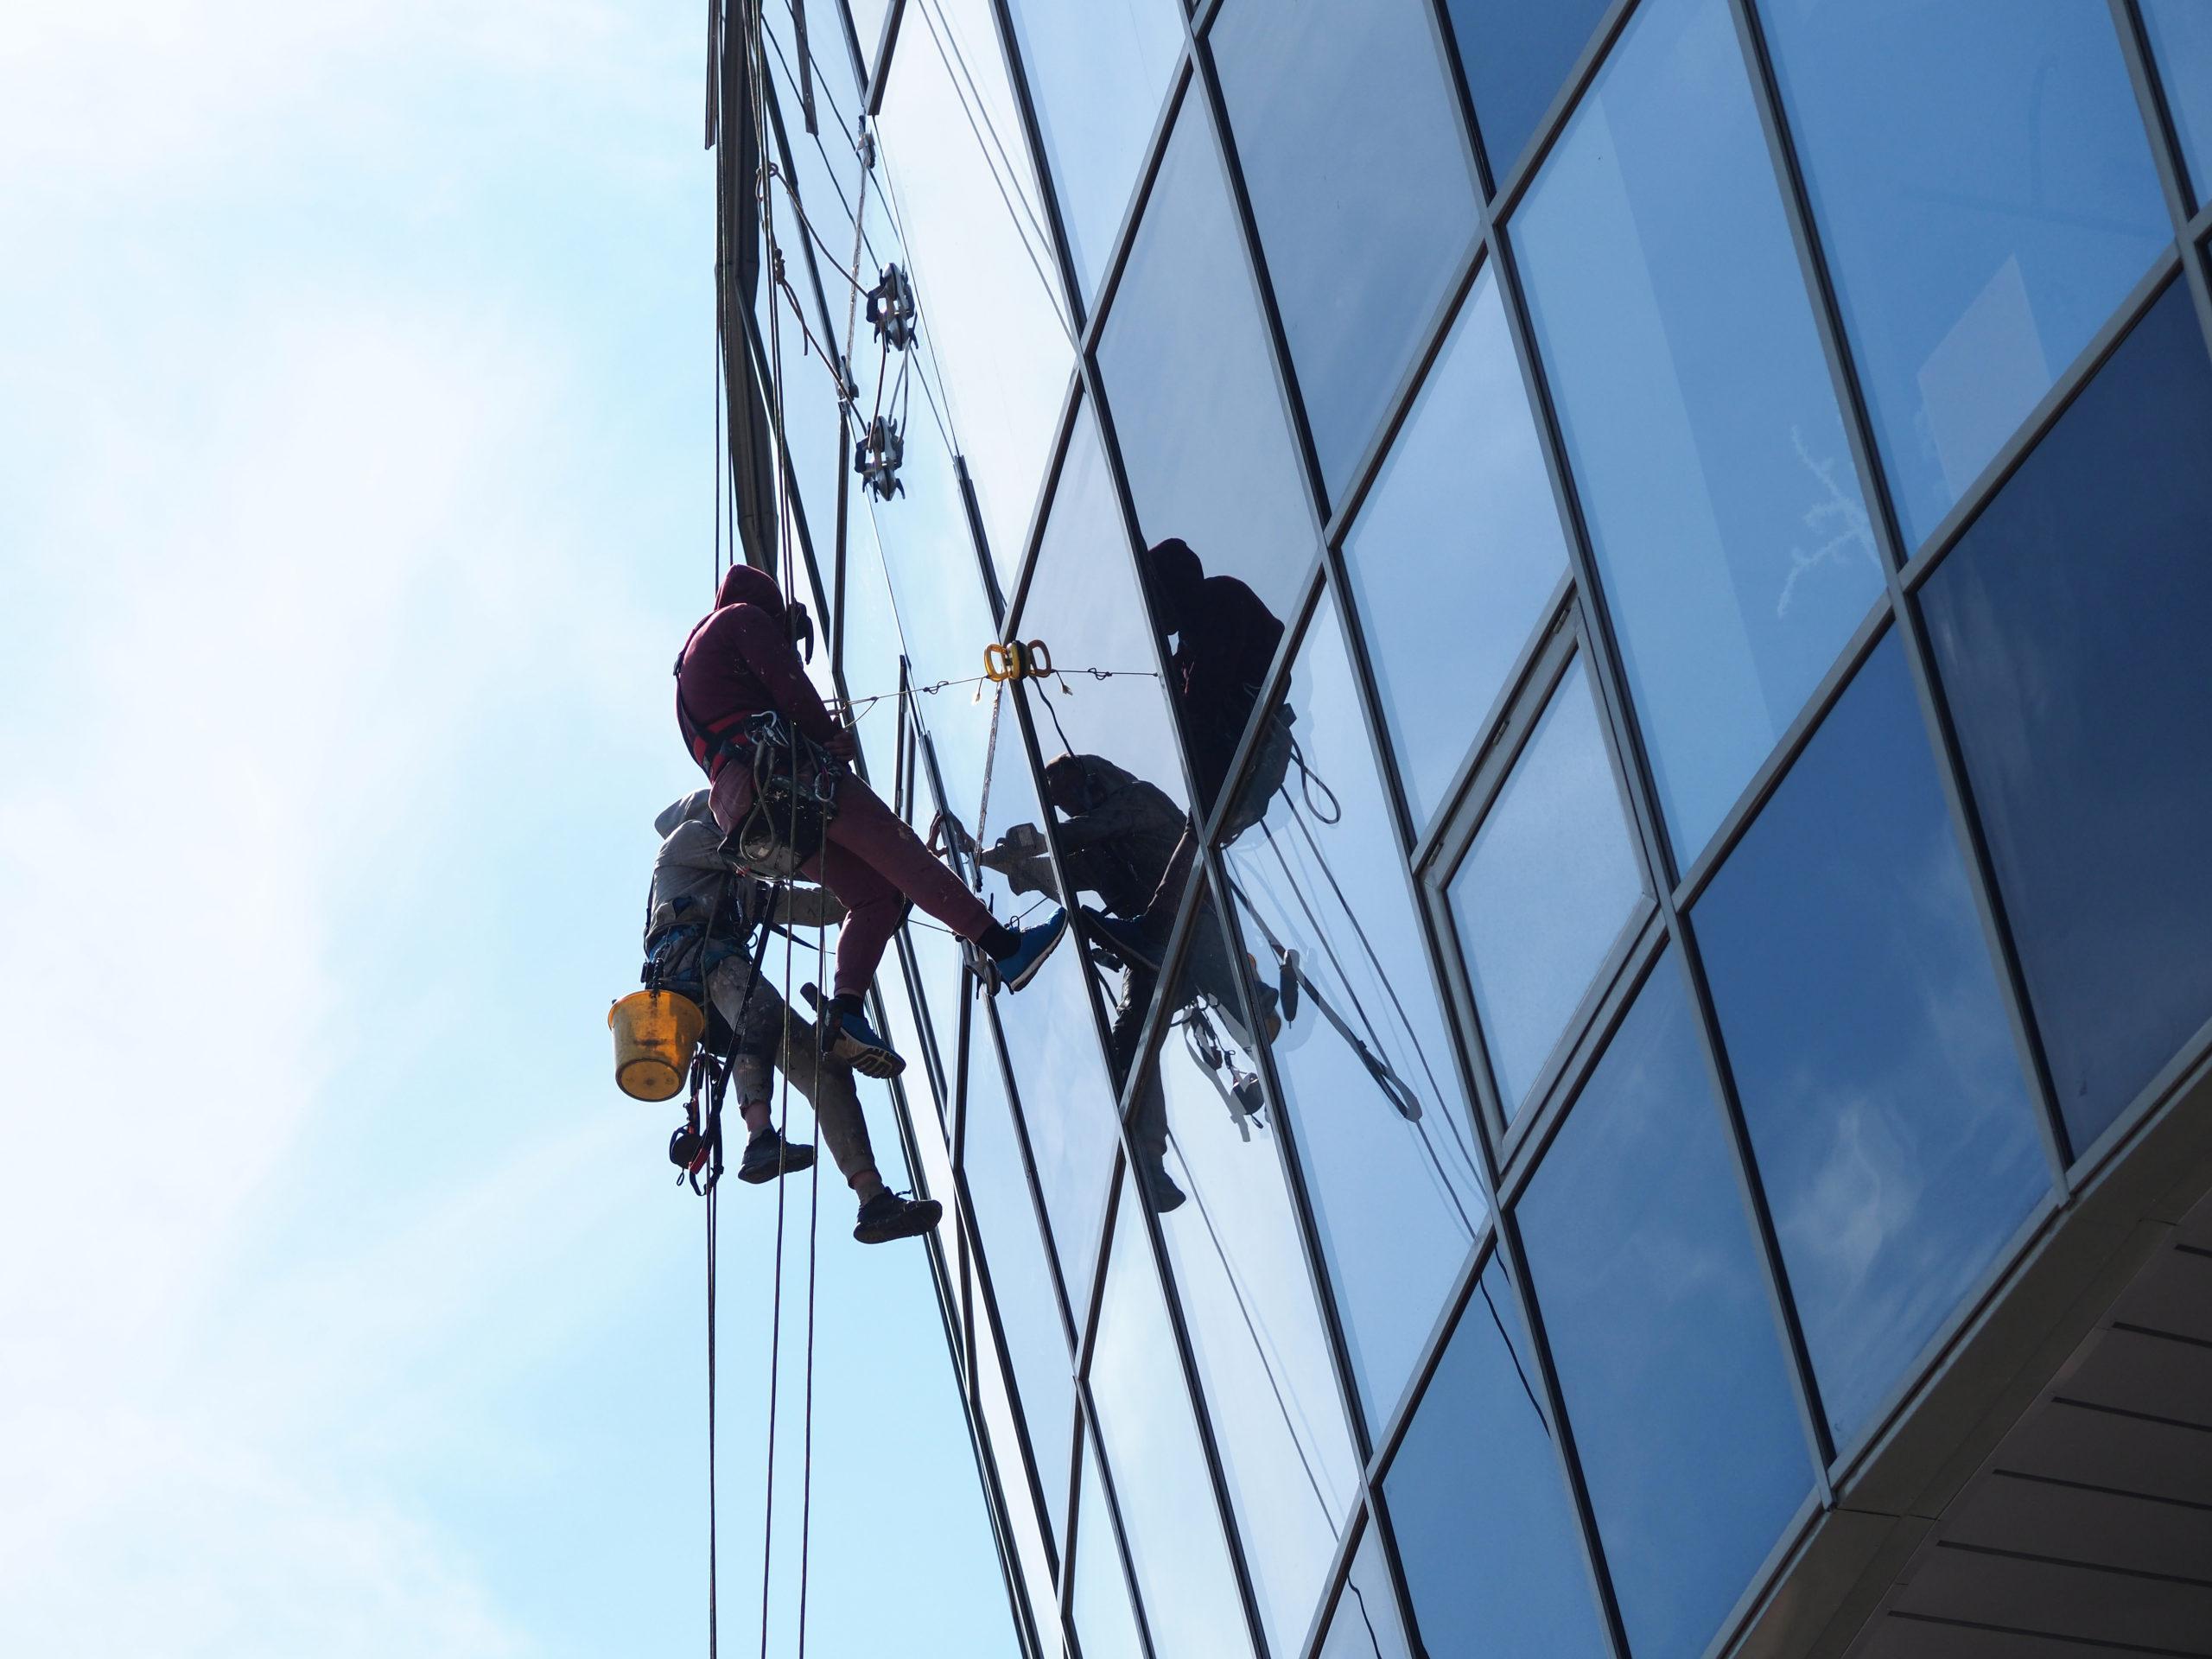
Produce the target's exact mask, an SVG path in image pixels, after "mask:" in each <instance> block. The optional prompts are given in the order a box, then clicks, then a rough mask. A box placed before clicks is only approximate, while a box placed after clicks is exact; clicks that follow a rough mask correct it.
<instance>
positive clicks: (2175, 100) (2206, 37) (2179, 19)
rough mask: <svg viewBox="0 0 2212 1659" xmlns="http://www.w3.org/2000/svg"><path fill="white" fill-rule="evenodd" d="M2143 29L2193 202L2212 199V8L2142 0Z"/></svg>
mask: <svg viewBox="0 0 2212 1659" xmlns="http://www.w3.org/2000/svg"><path fill="white" fill-rule="evenodd" d="M2143 26H2144V28H2145V29H2148V30H2149V31H2150V34H2151V49H2152V52H2154V53H2155V54H2157V55H2158V83H2159V85H2160V86H2163V87H2164V89H2165V94H2166V108H2167V110H2168V111H2170V112H2171V114H2172V116H2173V119H2174V128H2175V130H2176V131H2177V133H2178V134H2179V135H2180V137H2181V149H2182V156H2183V160H2184V161H2185V162H2187V163H2188V166H2189V177H2190V186H2191V188H2192V189H2193V191H2194V196H2193V200H2195V201H2196V203H2197V205H2198V206H2200V207H2202V205H2203V204H2204V202H2205V201H2206V200H2208V199H2212V6H2208V5H2206V4H2205V3H2204V0H2143Z"/></svg>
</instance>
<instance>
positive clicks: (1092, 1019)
mask: <svg viewBox="0 0 2212 1659" xmlns="http://www.w3.org/2000/svg"><path fill="white" fill-rule="evenodd" d="M994 689H995V688H994ZM991 810H992V814H993V816H994V817H995V816H996V815H997V814H998V813H1000V812H1004V813H1005V814H1006V816H1007V817H1009V818H1011V819H1014V821H1016V822H1017V823H1030V824H1034V823H1036V821H1037V816H1038V814H1037V786H1036V784H1035V782H1034V781H1033V779H1032V777H1031V774H1030V770H1029V756H1028V753H1027V750H1026V749H1025V748H1024V747H1023V746H1022V741H1021V725H1020V721H1019V720H1017V719H1016V718H1015V715H1014V710H1013V709H1010V708H1009V709H1004V710H1002V711H1001V714H1000V716H999V743H998V764H997V765H996V766H995V767H994V768H993V771H992V779H991ZM983 829H984V833H985V834H986V835H987V836H988V834H989V833H990V825H989V823H988V821H986V822H985V823H984V824H983ZM1047 868H1048V869H1049V866H1048V867H1047ZM1029 881H1030V875H1029V873H1028V869H1027V867H1026V866H1000V865H999V864H998V863H997V861H994V863H993V864H990V865H985V866H984V867H983V885H982V893H983V902H984V903H985V904H986V905H988V906H990V908H991V912H992V913H993V914H994V915H995V916H997V917H998V918H1000V919H1001V921H1003V922H1005V923H1006V924H1007V926H1009V927H1022V926H1027V925H1029V924H1031V923H1033V922H1038V921H1041V920H1043V919H1044V918H1045V917H1046V915H1048V914H1050V913H1051V912H1052V908H1053V907H1054V906H1055V904H1056V903H1057V900H1056V899H1054V898H1053V896H1052V892H1051V890H1050V889H1049V887H1048V888H1046V889H1045V890H1042V891H1039V890H1037V889H1035V888H1033V887H1031V886H1030V885H1029ZM913 925H917V926H919V925H925V924H924V923H923V922H922V921H921V920H920V918H916V921H915V923H914V924H913ZM991 1008H992V1011H993V1012H994V1013H995V1014H996V1015H997V1017H998V1022H999V1028H1000V1029H1001V1031H1003V1032H1004V1033H1006V1047H1007V1060H1008V1062H1009V1064H1010V1065H1012V1066H1013V1068H1014V1093H1015V1095H1016V1096H1018V1097H1019V1098H1020V1102H1021V1116H1022V1122H1023V1123H1024V1124H1025V1125H1026V1126H1027V1129H1028V1131H1029V1152H1030V1156H1031V1157H1032V1158H1033V1159H1034V1160H1036V1166H1037V1185H1038V1187H1039V1190H1040V1191H1041V1192H1043V1193H1044V1195H1045V1213H1046V1217H1047V1218H1048V1219H1049V1220H1050V1222H1051V1224H1052V1242H1053V1243H1054V1244H1055V1245H1056V1246H1057V1247H1058V1255H1059V1260H1060V1271H1061V1272H1062V1273H1063V1274H1065V1275H1066V1281H1065V1283H1066V1289H1067V1295H1068V1302H1069V1305H1070V1306H1081V1305H1083V1304H1084V1303H1085V1302H1086V1301H1087V1300H1089V1297H1090V1273H1091V1268H1093V1267H1094V1266H1096V1249H1097V1238H1098V1223H1099V1217H1101V1216H1102V1215H1103V1214H1104V1213H1105V1208H1106V1184H1107V1181H1108V1179H1109V1176H1110V1175H1111V1173H1112V1168H1113V1162H1114V1147H1115V1141H1116V1136H1115V1133H1114V1098H1115V1090H1114V1086H1113V1084H1112V1082H1111V1081H1110V1080H1109V1077H1108V1076H1107V1072H1106V1059H1105V1056H1104V1055H1103V1053H1102V1052H1100V1050H1099V1046H1098V1021H1097V1017H1096V1015H1095V1014H1093V1013H1092V1012H1091V1004H1090V992H1089V991H1088V990H1087V989H1086V988H1085V987H1084V977H1083V962H1082V958H1081V957H1079V956H1078V954H1077V952H1076V951H1075V950H1072V949H1070V948H1065V947H1064V948H1062V949H1060V950H1055V951H1054V952H1053V953H1052V956H1051V957H1049V958H1048V959H1047V960H1046V963H1045V964H1044V966H1043V967H1042V968H1040V969H1038V971H1037V976H1036V977H1035V978H1034V979H1033V980H1031V981H1030V982H1029V983H1028V984H1027V986H1025V987H1024V988H1022V990H1021V993H1020V995H1018V996H997V997H994V998H992V999H991Z"/></svg>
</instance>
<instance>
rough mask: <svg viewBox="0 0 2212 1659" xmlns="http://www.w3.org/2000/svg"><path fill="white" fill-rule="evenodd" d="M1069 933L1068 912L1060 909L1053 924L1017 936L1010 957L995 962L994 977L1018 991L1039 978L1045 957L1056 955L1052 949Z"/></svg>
mask: <svg viewBox="0 0 2212 1659" xmlns="http://www.w3.org/2000/svg"><path fill="white" fill-rule="evenodd" d="M1066 931H1068V913H1067V912H1066V911H1065V910H1056V911H1054V912H1052V918H1051V919H1050V920H1049V921H1042V922H1039V923H1038V924H1037V925H1036V926H1034V927H1025V928H1023V929H1022V930H1021V931H1020V932H1019V933H1017V934H1016V935H1015V936H1014V940H1015V943H1014V949H1013V950H1012V951H1011V952H1010V953H1008V954H1007V955H1006V956H1003V957H994V958H992V961H991V976H992V977H993V978H994V979H995V980H997V981H998V982H999V985H1000V987H1001V988H1003V989H1006V990H1009V991H1018V990H1020V988H1022V987H1023V986H1025V985H1027V983H1028V982H1030V981H1031V980H1033V979H1034V978H1036V977H1037V970H1038V969H1039V968H1041V967H1043V966H1044V965H1045V958H1046V957H1049V956H1051V955H1052V947H1053V946H1054V945H1056V944H1058V943H1059V942H1060V936H1061V935H1062V934H1064V933H1065V932H1066Z"/></svg>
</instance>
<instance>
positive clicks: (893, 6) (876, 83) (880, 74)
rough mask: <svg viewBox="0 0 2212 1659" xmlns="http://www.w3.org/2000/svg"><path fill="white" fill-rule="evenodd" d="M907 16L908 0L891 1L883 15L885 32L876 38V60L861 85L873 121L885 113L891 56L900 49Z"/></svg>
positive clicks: (869, 116)
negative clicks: (885, 91)
mask: <svg viewBox="0 0 2212 1659" xmlns="http://www.w3.org/2000/svg"><path fill="white" fill-rule="evenodd" d="M905 19H906V0H891V3H890V5H889V6H888V7H887V8H886V10H885V11H884V14H883V32H882V33H881V34H880V35H877V36H876V38H875V58H874V61H873V62H872V63H871V64H870V65H869V66H868V78H867V79H866V80H865V81H864V82H863V83H862V84H861V95H862V96H863V97H864V98H866V99H867V100H868V118H870V119H871V120H873V119H874V118H875V117H877V116H879V115H880V114H882V113H883V86H884V83H885V82H886V81H887V80H888V79H890V75H891V54H893V52H895V51H896V50H898V48H899V24H900V23H901V22H904V21H905Z"/></svg>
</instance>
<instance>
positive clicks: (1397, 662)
mask: <svg viewBox="0 0 2212 1659" xmlns="http://www.w3.org/2000/svg"><path fill="white" fill-rule="evenodd" d="M1344 563H1345V566H1346V568H1347V569H1349V570H1350V571H1351V582H1352V588H1353V591H1354V592H1355V594H1357V597H1358V601H1359V604H1358V609H1359V613H1360V631H1361V632H1363V634H1365V635H1366V637H1367V641H1368V657H1369V660H1370V661H1371V662H1372V663H1373V664H1375V680H1376V686H1377V688H1378V689H1379V690H1381V692H1382V694H1383V718H1384V720H1385V721H1387V722H1388V723H1389V728H1390V743H1391V747H1392V748H1393V749H1394V750H1395V752H1396V753H1397V757H1398V775H1399V777H1400V778H1401V779H1403V780H1404V783H1405V786H1406V796H1407V799H1408V803H1409V804H1411V805H1412V807H1413V813H1414V821H1415V823H1426V822H1427V819H1428V818H1429V817H1432V816H1433V814H1434V813H1435V811H1436V810H1437V808H1438V807H1439V806H1440V805H1441V804H1443V801H1444V796H1445V791H1446V789H1447V788H1448V787H1449V786H1450V785H1451V782H1452V773H1453V772H1456V771H1457V770H1458V769H1459V762H1460V761H1461V760H1463V759H1465V755H1466V753H1467V751H1468V749H1469V748H1470V747H1472V746H1473V744H1474V741H1475V740H1476V737H1477V736H1478V732H1477V725H1478V722H1479V721H1481V720H1482V719H1483V717H1484V715H1486V714H1487V713H1488V712H1489V710H1490V709H1491V705H1492V704H1493V703H1495V702H1497V697H1498V694H1499V693H1500V692H1502V691H1503V690H1504V689H1505V680H1506V676H1507V675H1508V674H1509V673H1510V672H1511V671H1512V668H1513V663H1514V659H1515V658H1516V657H1518V656H1519V654H1520V652H1521V649H1522V646H1523V645H1526V644H1527V643H1528V639H1529V634H1530V633H1531V632H1533V631H1534V630H1535V626H1536V624H1537V622H1538V621H1539V620H1541V616H1542V614H1543V609H1544V603H1545V601H1547V600H1548V599H1549V598H1550V596H1551V594H1552V593H1553V591H1554V589H1555V588H1557V587H1558V585H1559V579H1560V576H1561V575H1563V574H1565V572H1566V569H1567V541H1566V538H1565V537H1564V536H1563V535H1562V534H1561V533H1560V522H1559V508H1558V506H1557V505H1556V504H1555V503H1554V500H1553V499H1552V491H1551V481H1550V479H1549V477H1548V474H1546V472H1545V470H1544V457H1543V452H1542V450H1541V449H1540V448H1538V447H1537V443H1536V428H1535V421H1534V420H1533V419H1532V418H1531V417H1530V416H1529V397H1528V393H1527V391H1525V390H1524V389H1523V387H1522V384H1521V367H1520V365H1519V363H1518V362H1517V361H1516V359H1515V358H1514V355H1513V341H1512V340H1511V338H1510V336H1509V335H1508V334H1507V333H1506V326H1505V307H1504V305H1503V303H1502V302H1500V300H1499V298H1498V293H1497V283H1496V282H1495V281H1494V280H1492V277H1491V273H1490V272H1488V271H1484V273H1483V275H1482V276H1481V277H1479V278H1478V280H1477V281H1476V283H1475V291H1474V296H1473V297H1472V298H1471V300H1470V301H1469V302H1467V304H1466V305H1465V308H1463V309H1462V310H1461V312H1460V314H1459V321H1458V322H1456V323H1455V324H1453V325H1452V337H1451V338H1450V339H1449V340H1446V341H1445V343H1444V350H1443V353H1442V354H1441V355H1440V357H1439V358H1438V359H1437V360H1436V365H1435V366H1434V367H1433V368H1432V369H1431V370H1430V371H1429V373H1428V380H1427V385H1423V386H1422V388H1421V396H1420V397H1419V399H1418V400H1417V401H1416V402H1415V403H1414V409H1413V413H1412V414H1411V415H1409V416H1408V417H1407V420H1406V425H1405V428H1404V429H1403V430H1402V431H1401V432H1400V433H1399V434H1398V440H1397V442H1396V444H1395V446H1393V448H1391V451H1390V458H1389V461H1386V462H1384V463H1383V472H1382V474H1381V476H1380V477H1379V478H1377V479H1376V484H1375V488H1374V490H1373V492H1372V493H1370V495H1369V496H1368V498H1367V499H1366V501H1365V502H1364V503H1363V505H1361V507H1360V510H1359V521H1358V523H1357V525H1355V526H1354V528H1353V530H1352V533H1351V537H1350V538H1349V539H1348V540H1347V541H1346V543H1345V545H1344Z"/></svg>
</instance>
